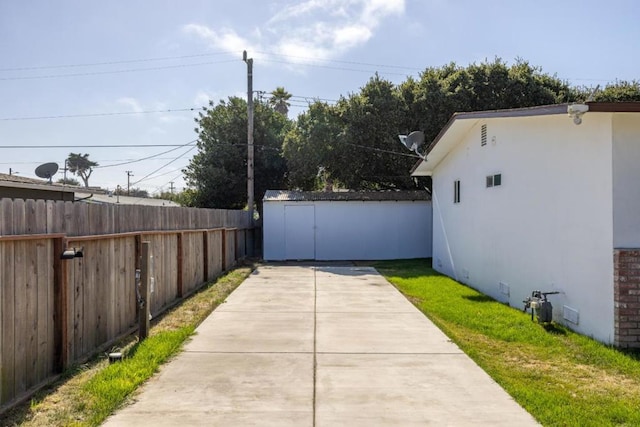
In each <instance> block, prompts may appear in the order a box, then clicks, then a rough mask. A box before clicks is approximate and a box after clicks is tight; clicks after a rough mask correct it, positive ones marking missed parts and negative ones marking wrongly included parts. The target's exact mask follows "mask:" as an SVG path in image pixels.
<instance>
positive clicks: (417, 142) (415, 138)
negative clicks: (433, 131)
mask: <svg viewBox="0 0 640 427" xmlns="http://www.w3.org/2000/svg"><path fill="white" fill-rule="evenodd" d="M398 138H399V139H400V142H401V143H402V145H404V146H405V147H407V148H408V149H409V150H411V151H413V152H414V153H416V154H417V155H418V157H420V158H421V159H422V160H426V158H427V156H425V155H424V154H421V153H420V152H419V151H418V150H419V149H420V147H422V146H423V145H424V132H422V131H419V130H416V131H413V132H411V133H410V134H409V135H398Z"/></svg>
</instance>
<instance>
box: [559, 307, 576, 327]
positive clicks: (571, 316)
mask: <svg viewBox="0 0 640 427" xmlns="http://www.w3.org/2000/svg"><path fill="white" fill-rule="evenodd" d="M562 317H563V318H564V320H566V321H568V322H571V323H573V324H574V325H577V324H578V321H579V320H580V316H579V314H578V310H576V309H575V308H571V307H568V306H566V305H564V306H562Z"/></svg>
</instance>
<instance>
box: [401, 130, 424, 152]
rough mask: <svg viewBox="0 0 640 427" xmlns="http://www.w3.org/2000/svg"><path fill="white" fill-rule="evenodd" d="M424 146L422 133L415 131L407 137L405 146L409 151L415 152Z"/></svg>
mask: <svg viewBox="0 0 640 427" xmlns="http://www.w3.org/2000/svg"><path fill="white" fill-rule="evenodd" d="M422 144H424V132H421V131H419V130H415V131H413V132H411V133H410V134H409V135H407V140H406V143H405V145H406V146H407V148H408V149H409V150H413V151H416V150H417V149H418V148H420V147H421V146H422Z"/></svg>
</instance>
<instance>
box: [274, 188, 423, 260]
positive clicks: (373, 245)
mask: <svg viewBox="0 0 640 427" xmlns="http://www.w3.org/2000/svg"><path fill="white" fill-rule="evenodd" d="M263 200H264V205H263V206H264V211H263V218H264V220H263V232H264V255H263V256H264V259H265V260H270V261H275V260H373V259H375V260H380V259H398V258H423V257H430V256H431V223H430V221H429V222H425V218H430V216H431V202H430V200H429V196H428V193H427V192H425V191H382V192H301V191H280V190H269V191H267V192H266V194H265V196H264V199H263Z"/></svg>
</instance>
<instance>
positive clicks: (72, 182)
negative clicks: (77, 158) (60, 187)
mask: <svg viewBox="0 0 640 427" xmlns="http://www.w3.org/2000/svg"><path fill="white" fill-rule="evenodd" d="M56 182H57V183H58V184H64V185H76V186H79V185H80V181H78V180H77V179H73V178H60V179H59V180H57V181H56Z"/></svg>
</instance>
